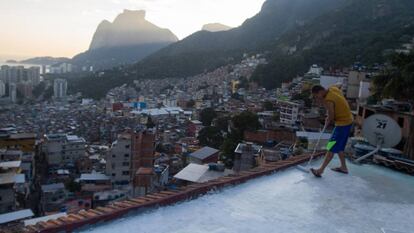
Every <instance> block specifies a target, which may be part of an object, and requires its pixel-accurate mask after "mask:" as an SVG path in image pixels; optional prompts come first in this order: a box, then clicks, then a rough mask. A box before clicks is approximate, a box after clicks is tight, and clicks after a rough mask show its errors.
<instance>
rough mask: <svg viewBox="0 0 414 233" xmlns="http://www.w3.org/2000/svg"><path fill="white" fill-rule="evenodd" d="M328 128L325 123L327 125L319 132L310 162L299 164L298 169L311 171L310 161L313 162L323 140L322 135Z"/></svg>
mask: <svg viewBox="0 0 414 233" xmlns="http://www.w3.org/2000/svg"><path fill="white" fill-rule="evenodd" d="M326 128H327V126H326V125H325V126H324V127H323V129H322V131H321V133H320V134H319V138H318V141H317V142H316V145H315V148H314V149H313V153H312V155H311V157H310V159H309V161H308V163H307V164H306V166H301V165H298V166H296V168H297V169H299V170H301V171H303V172H306V173H309V171H310V170H309V165H310V163H311V162H312V160H313V157H314V156H315V153H316V151H317V150H318V147H319V143H320V142H321V139H322V136H323V134H324V133H325V130H326Z"/></svg>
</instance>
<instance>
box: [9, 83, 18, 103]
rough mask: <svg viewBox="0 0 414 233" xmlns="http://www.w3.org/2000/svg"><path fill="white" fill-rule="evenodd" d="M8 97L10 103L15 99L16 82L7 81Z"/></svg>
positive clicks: (14, 101)
mask: <svg viewBox="0 0 414 233" xmlns="http://www.w3.org/2000/svg"><path fill="white" fill-rule="evenodd" d="M9 97H10V101H11V102H12V103H16V101H17V85H16V83H9Z"/></svg>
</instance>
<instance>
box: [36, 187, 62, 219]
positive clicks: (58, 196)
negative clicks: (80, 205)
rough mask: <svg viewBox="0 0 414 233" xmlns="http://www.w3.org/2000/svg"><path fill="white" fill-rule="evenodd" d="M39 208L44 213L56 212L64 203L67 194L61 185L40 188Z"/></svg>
mask: <svg viewBox="0 0 414 233" xmlns="http://www.w3.org/2000/svg"><path fill="white" fill-rule="evenodd" d="M41 190H42V195H41V201H40V202H41V206H42V209H43V211H44V212H51V211H58V210H59V208H60V207H61V205H62V204H63V203H64V202H65V201H66V198H67V193H66V189H65V185H64V184H63V183H56V184H47V185H42V186H41Z"/></svg>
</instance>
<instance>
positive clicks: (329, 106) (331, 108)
mask: <svg viewBox="0 0 414 233" xmlns="http://www.w3.org/2000/svg"><path fill="white" fill-rule="evenodd" d="M324 106H325V108H326V112H327V113H328V116H327V117H326V120H325V126H329V125H330V124H332V123H333V122H334V120H335V105H334V103H332V102H331V101H326V102H325V103H324Z"/></svg>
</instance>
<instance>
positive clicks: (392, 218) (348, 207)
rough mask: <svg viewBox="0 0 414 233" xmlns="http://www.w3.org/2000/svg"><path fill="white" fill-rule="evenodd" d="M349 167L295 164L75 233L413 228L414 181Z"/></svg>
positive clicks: (368, 232)
mask: <svg viewBox="0 0 414 233" xmlns="http://www.w3.org/2000/svg"><path fill="white" fill-rule="evenodd" d="M319 163H320V161H319V162H318V164H319ZM333 163H338V161H337V160H336V161H333ZM333 163H332V164H333ZM332 166H334V165H332ZM349 168H350V175H343V174H339V173H335V172H332V171H330V170H329V169H328V170H327V171H326V173H325V174H324V177H323V178H321V179H317V178H314V177H313V176H312V175H311V174H307V173H303V172H301V171H299V170H297V169H295V168H292V169H288V170H285V171H281V172H279V173H276V174H274V175H271V176H267V177H262V178H259V179H255V180H251V181H249V182H247V183H245V184H242V185H239V186H235V187H231V188H226V189H224V190H222V191H220V192H217V193H212V194H209V195H206V196H203V197H201V198H198V199H196V200H192V201H188V202H183V203H179V204H176V205H174V206H168V207H162V208H159V209H155V210H152V211H149V212H146V213H139V214H130V215H129V216H127V217H125V218H122V219H117V220H115V221H111V222H109V223H105V224H101V225H96V226H93V227H91V228H88V229H84V230H82V231H80V232H84V233H86V232H87V233H98V232H99V233H113V232H116V233H129V232H140V233H153V232H157V233H163V232H165V233H167V232H168V233H207V232H208V233H211V232H213V233H252V232H257V233H261V232H275V233H278V232H280V233H286V232H289V233H313V232H314V233H354V232H355V233H357V232H358V233H376V232H378V233H390V232H394V233H397V232H400V233H408V232H413V226H412V223H413V222H414V195H413V194H414V178H413V177H412V176H408V175H404V174H401V173H397V172H394V171H392V170H389V169H387V168H382V167H379V166H374V165H363V166H358V165H352V164H350V165H349Z"/></svg>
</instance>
